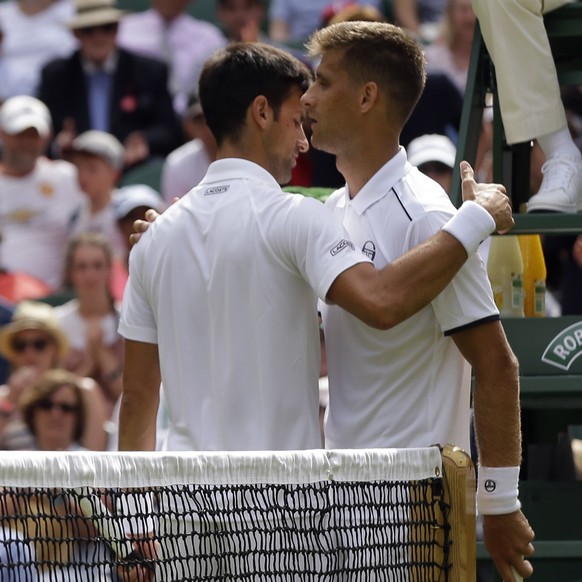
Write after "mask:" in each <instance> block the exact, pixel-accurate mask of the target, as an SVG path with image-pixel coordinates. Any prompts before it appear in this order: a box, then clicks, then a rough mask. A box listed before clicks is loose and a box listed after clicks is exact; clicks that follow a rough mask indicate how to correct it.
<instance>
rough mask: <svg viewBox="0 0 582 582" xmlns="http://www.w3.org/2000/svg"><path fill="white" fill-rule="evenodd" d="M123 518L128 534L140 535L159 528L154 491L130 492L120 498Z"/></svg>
mask: <svg viewBox="0 0 582 582" xmlns="http://www.w3.org/2000/svg"><path fill="white" fill-rule="evenodd" d="M118 505H119V506H120V507H119V511H120V513H121V515H123V518H122V520H121V521H122V524H123V531H124V533H125V534H126V535H134V536H135V535H140V534H147V533H150V532H154V531H156V529H157V527H156V526H157V520H156V516H155V513H156V512H155V508H154V500H153V494H152V493H146V492H138V493H131V492H128V493H127V494H126V495H122V496H120V498H119V500H118Z"/></svg>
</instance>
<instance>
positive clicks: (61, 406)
mask: <svg viewBox="0 0 582 582" xmlns="http://www.w3.org/2000/svg"><path fill="white" fill-rule="evenodd" d="M36 406H37V408H40V409H41V410H47V411H49V410H52V409H53V408H56V409H57V410H60V411H61V412H64V413H65V414H73V412H77V411H78V410H79V407H78V406H77V405H75V404H68V403H67V402H53V401H52V400H39V402H38V403H37V405H36Z"/></svg>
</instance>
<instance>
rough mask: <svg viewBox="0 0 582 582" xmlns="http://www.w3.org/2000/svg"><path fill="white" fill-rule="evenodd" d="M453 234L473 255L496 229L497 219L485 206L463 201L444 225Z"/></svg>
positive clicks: (468, 252)
mask: <svg viewBox="0 0 582 582" xmlns="http://www.w3.org/2000/svg"><path fill="white" fill-rule="evenodd" d="M442 229H443V230H444V231H446V232H448V233H449V234H451V235H453V236H454V237H455V238H456V239H457V240H458V241H459V242H460V243H461V244H462V245H463V246H464V247H465V250H466V251H467V254H468V255H469V256H471V255H472V254H473V253H475V252H476V251H477V249H478V248H479V245H480V244H481V243H482V242H483V241H484V240H485V239H486V238H487V237H488V236H489V235H490V234H491V233H492V232H494V231H495V220H493V217H492V216H491V214H489V212H487V210H485V208H483V207H482V206H479V204H477V203H476V202H473V201H471V200H468V201H467V202H463V204H462V205H461V208H459V210H458V211H457V212H456V214H455V215H454V216H453V217H452V218H451V219H450V220H449V221H448V222H447V223H446V224H445V225H444V226H443V228H442Z"/></svg>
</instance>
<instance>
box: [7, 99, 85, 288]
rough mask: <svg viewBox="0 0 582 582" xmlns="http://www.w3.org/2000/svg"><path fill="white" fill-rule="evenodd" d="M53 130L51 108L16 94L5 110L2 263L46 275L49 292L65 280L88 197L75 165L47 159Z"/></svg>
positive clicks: (11, 268) (11, 269) (42, 277)
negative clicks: (74, 230)
mask: <svg viewBox="0 0 582 582" xmlns="http://www.w3.org/2000/svg"><path fill="white" fill-rule="evenodd" d="M50 134H51V118H50V113H49V111H48V109H47V108H46V106H45V105H44V104H43V103H42V102H40V101H39V100H38V99H35V98H34V97H29V96H24V95H23V96H19V97H11V98H10V99H8V100H7V101H6V102H5V103H4V104H3V105H2V107H1V109H0V139H1V141H2V144H3V147H2V151H1V161H0V230H1V232H2V242H1V246H0V250H1V264H2V267H3V268H4V269H5V270H7V271H9V272H13V273H17V272H24V273H27V274H28V275H31V276H33V277H35V278H37V279H40V280H41V281H42V282H43V283H44V284H45V285H46V286H47V293H48V291H50V290H51V289H52V290H54V289H57V288H59V287H60V286H61V283H62V273H63V257H64V253H65V247H66V244H67V240H68V237H69V235H70V232H71V227H72V223H73V220H74V217H75V216H76V215H77V213H78V212H79V209H80V207H81V204H82V203H83V200H84V197H83V194H82V192H81V190H80V188H79V185H78V182H77V172H76V170H75V167H74V166H73V165H72V164H70V163H69V162H66V161H63V160H55V161H51V160H48V159H47V158H45V157H44V155H43V154H44V152H45V150H46V147H47V145H48V142H49V139H50Z"/></svg>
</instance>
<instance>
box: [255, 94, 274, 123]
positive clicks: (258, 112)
mask: <svg viewBox="0 0 582 582" xmlns="http://www.w3.org/2000/svg"><path fill="white" fill-rule="evenodd" d="M249 112H250V115H251V117H252V119H253V121H254V122H255V123H256V124H257V125H258V126H259V127H261V128H262V129H265V128H266V127H267V125H268V124H269V122H270V120H271V119H272V117H273V109H272V108H271V106H270V105H269V101H268V100H267V98H266V97H265V96H264V95H257V96H256V97H255V98H254V99H253V102H252V103H251V105H250V107H249Z"/></svg>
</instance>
